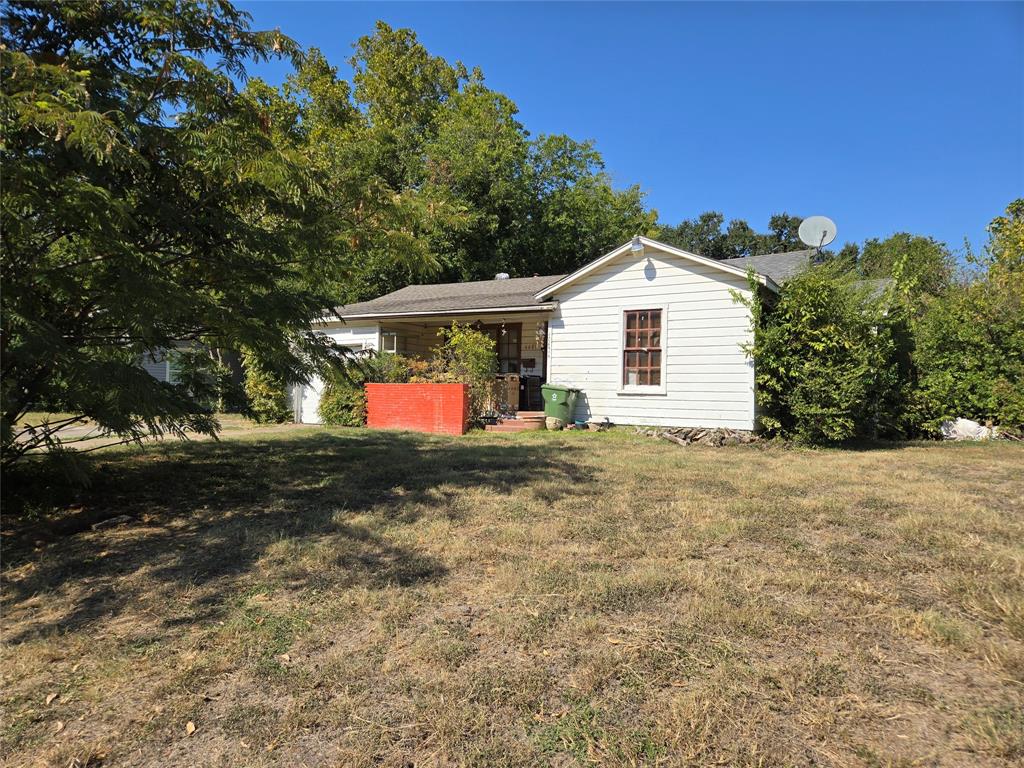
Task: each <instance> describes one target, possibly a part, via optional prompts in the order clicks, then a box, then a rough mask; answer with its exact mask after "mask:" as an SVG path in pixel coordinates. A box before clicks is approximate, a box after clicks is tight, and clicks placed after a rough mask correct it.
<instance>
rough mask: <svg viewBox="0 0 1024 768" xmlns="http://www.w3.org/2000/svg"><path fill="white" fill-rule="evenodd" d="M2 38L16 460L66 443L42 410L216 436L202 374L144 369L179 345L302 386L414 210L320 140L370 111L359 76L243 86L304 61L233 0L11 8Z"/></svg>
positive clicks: (107, 424) (317, 65)
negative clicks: (319, 327) (318, 150)
mask: <svg viewBox="0 0 1024 768" xmlns="http://www.w3.org/2000/svg"><path fill="white" fill-rule="evenodd" d="M3 37H4V42H5V46H4V48H3V50H2V51H0V67H2V72H0V75H2V93H0V121H2V122H0V129H2V147H0V161H2V164H3V168H4V184H3V190H2V197H0V214H2V224H3V226H2V237H0V270H2V275H0V276H2V280H3V303H2V344H3V356H2V377H3V383H2V417H0V418H2V422H0V424H2V433H3V444H4V462H5V463H7V464H9V463H11V462H13V461H15V460H16V459H17V458H18V457H19V456H21V455H23V454H24V453H25V452H26V451H28V450H30V449H32V448H34V447H36V446H38V445H40V444H43V443H47V442H49V441H50V440H51V438H52V430H53V428H55V427H56V426H59V425H58V424H51V425H50V427H49V428H48V429H22V428H20V427H18V426H17V425H18V424H19V421H20V419H21V418H22V417H23V416H24V414H25V413H26V412H27V411H30V410H34V409H39V408H49V409H59V410H61V411H67V412H70V414H72V416H71V418H72V419H83V418H89V419H93V420H95V421H96V422H97V423H98V424H99V425H100V427H102V428H104V429H106V430H110V431H111V432H114V433H117V434H119V435H122V436H124V437H125V438H126V439H132V438H138V437H139V436H141V435H142V434H144V433H174V434H184V433H185V432H186V431H187V430H195V431H199V432H206V433H211V432H214V431H215V430H216V421H215V420H214V418H213V417H212V415H211V414H210V413H209V410H208V409H207V408H205V407H204V406H203V399H204V398H203V395H204V393H203V392H201V391H199V390H201V388H202V387H201V385H200V384H199V383H197V382H198V381H199V379H198V378H197V377H194V376H185V377H183V379H184V382H183V383H181V384H176V385H175V384H167V383H161V382H158V381H156V380H155V379H153V378H151V377H150V376H148V375H147V374H146V373H145V372H144V371H143V370H142V369H141V368H140V367H139V366H138V365H137V363H138V361H139V359H140V358H141V357H143V356H144V355H147V354H159V352H160V350H164V349H168V348H173V347H180V346H182V345H191V344H199V343H201V344H202V345H203V346H207V347H213V348H220V347H227V348H234V349H238V348H246V349H249V350H252V351H253V352H254V353H256V354H258V355H259V357H260V359H261V361H263V364H264V365H265V366H266V367H267V369H268V370H271V371H273V372H274V373H276V374H278V375H281V376H283V377H285V378H287V379H291V380H295V379H300V378H302V377H303V376H304V375H305V373H306V372H307V371H308V370H310V367H311V366H312V365H313V364H314V363H315V362H316V360H317V358H319V357H322V356H324V355H325V354H327V351H328V350H327V348H326V344H325V343H324V342H323V340H322V339H319V338H318V337H316V336H315V335H314V334H313V333H312V332H311V331H310V325H309V324H310V321H311V320H312V319H313V318H315V317H317V316H319V315H320V314H321V313H322V312H323V310H324V308H325V307H328V306H330V305H332V304H333V303H335V301H336V297H337V295H338V294H339V293H340V292H341V286H342V285H343V284H344V281H345V279H346V278H347V276H348V275H349V274H350V272H351V271H352V265H353V264H354V263H355V262H357V261H358V259H359V257H360V254H361V252H362V249H363V248H364V245H365V243H367V242H373V241H375V240H381V239H383V240H384V241H389V240H392V241H394V240H398V242H399V244H401V243H402V242H406V241H404V240H402V239H401V238H392V237H390V236H389V233H391V232H398V231H401V230H403V228H404V225H405V224H406V223H407V221H408V217H409V216H410V215H415V214H414V213H410V211H409V209H410V206H409V205H408V204H407V202H408V201H407V200H406V199H405V197H404V196H403V195H401V194H395V192H394V190H391V189H389V188H388V185H387V183H386V182H385V181H381V180H375V181H374V182H373V183H370V182H369V181H368V180H369V178H370V176H371V174H369V173H366V172H362V173H357V174H354V175H352V176H350V177H343V176H340V175H336V174H331V173H327V172H326V170H325V169H327V168H337V167H338V166H339V165H342V164H344V161H343V160H335V159H331V158H325V157H323V156H321V155H316V154H314V153H313V152H312V150H311V148H312V147H315V146H317V145H318V140H317V136H316V135H315V131H316V130H318V129H319V128H320V127H322V126H328V125H329V126H331V129H330V130H331V131H344V130H345V127H346V125H347V124H349V123H355V122H357V120H358V118H357V116H356V115H355V113H354V110H353V109H352V107H351V105H350V104H349V103H348V98H347V91H346V88H347V86H343V85H341V84H339V83H337V82H336V80H335V79H334V78H332V77H331V76H330V75H331V73H330V72H329V71H325V69H324V67H325V65H324V64H323V62H319V61H314V62H311V63H309V64H308V65H307V66H306V67H305V68H300V73H301V74H300V76H299V79H298V80H297V81H296V82H295V84H294V86H293V90H294V91H295V93H293V94H291V96H292V97H291V98H282V97H281V95H280V94H278V93H276V92H274V91H273V89H268V88H266V87H264V86H262V84H259V83H253V84H251V85H250V87H248V88H245V89H241V88H239V86H238V83H239V82H240V81H243V80H244V75H245V65H246V63H247V62H248V61H250V60H253V59H256V60H259V59H266V58H268V57H271V56H278V55H285V56H292V57H294V58H295V59H296V61H298V62H301V61H302V57H301V54H300V52H299V51H298V50H297V49H296V47H295V45H294V44H293V43H292V42H291V41H290V40H289V39H287V38H285V37H283V36H282V35H280V34H279V33H277V32H257V31H253V30H251V29H250V26H249V19H248V17H247V15H246V14H244V13H241V12H238V11H236V10H235V9H234V8H233V7H232V6H231V5H230V4H229V3H227V2H221V1H219V0H209V1H208V2H194V3H180V2H172V1H170V0H145V1H144V2H133V3H122V2H82V3H63V4H58V3H44V2H38V3H37V2H10V3H7V4H6V6H5V13H4V17H3ZM303 78H304V79H303ZM324 130H326V128H324ZM335 135H336V134H335V133H331V137H334V136H335ZM338 151H343V150H338ZM412 208H413V209H415V206H412ZM394 253H395V254H397V255H399V256H400V255H402V253H403V250H402V249H401V248H396V249H394ZM419 255H421V254H419V253H418V252H417V251H416V250H415V249H412V252H411V253H410V254H409V256H410V258H411V259H416V258H418V257H419Z"/></svg>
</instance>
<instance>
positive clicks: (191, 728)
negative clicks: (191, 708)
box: [185, 720, 196, 736]
mask: <svg viewBox="0 0 1024 768" xmlns="http://www.w3.org/2000/svg"><path fill="white" fill-rule="evenodd" d="M195 732H196V724H195V723H193V722H192V721H191V720H189V721H188V723H187V724H186V725H185V735H186V736H191V735H192V734H193V733H195Z"/></svg>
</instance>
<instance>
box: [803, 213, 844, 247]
mask: <svg viewBox="0 0 1024 768" xmlns="http://www.w3.org/2000/svg"><path fill="white" fill-rule="evenodd" d="M798 234H799V235H800V241H801V242H802V243H803V244H804V245H809V246H810V247H811V248H824V247H825V246H826V245H828V244H829V243H831V242H832V241H833V240H835V239H836V223H835V222H834V221H832V219H830V218H829V217H828V216H808V217H807V218H806V219H804V220H803V221H801V222H800V229H799V230H798Z"/></svg>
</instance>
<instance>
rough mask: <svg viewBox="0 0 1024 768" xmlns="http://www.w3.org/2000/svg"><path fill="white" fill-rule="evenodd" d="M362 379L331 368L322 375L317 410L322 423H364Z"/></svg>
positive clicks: (364, 393)
mask: <svg viewBox="0 0 1024 768" xmlns="http://www.w3.org/2000/svg"><path fill="white" fill-rule="evenodd" d="M363 383H364V382H363V381H362V380H361V379H359V378H356V377H353V376H351V375H346V372H345V371H342V370H337V369H334V368H331V369H330V370H329V372H328V373H327V374H326V375H325V376H324V387H323V391H322V392H321V393H320V404H319V405H318V406H317V412H318V413H319V414H320V420H321V421H322V422H323V423H324V424H330V425H333V426H338V427H361V426H363V425H365V424H366V390H364V389H363Z"/></svg>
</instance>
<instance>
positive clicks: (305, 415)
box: [297, 323, 380, 424]
mask: <svg viewBox="0 0 1024 768" xmlns="http://www.w3.org/2000/svg"><path fill="white" fill-rule="evenodd" d="M316 330H317V331H318V332H320V333H323V334H325V335H327V336H330V337H331V338H332V339H334V341H336V342H337V343H338V344H341V345H342V346H345V347H349V348H350V349H353V350H356V351H359V350H362V349H377V348H378V346H379V344H380V329H379V328H378V326H377V323H371V324H368V325H341V324H338V323H328V324H325V325H323V326H319V327H317V329H316ZM323 389H324V383H323V381H322V380H321V379H320V377H319V376H314V377H313V378H312V379H311V380H310V382H309V384H306V385H305V386H304V387H302V391H301V393H300V399H299V403H298V409H297V410H298V417H299V421H301V422H302V423H303V424H320V423H322V420H321V419H320V413H319V412H318V410H317V409H318V408H319V407H320V393H321V392H323Z"/></svg>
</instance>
